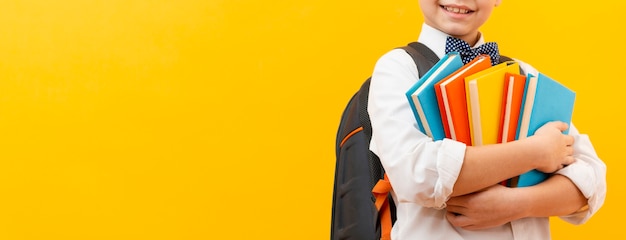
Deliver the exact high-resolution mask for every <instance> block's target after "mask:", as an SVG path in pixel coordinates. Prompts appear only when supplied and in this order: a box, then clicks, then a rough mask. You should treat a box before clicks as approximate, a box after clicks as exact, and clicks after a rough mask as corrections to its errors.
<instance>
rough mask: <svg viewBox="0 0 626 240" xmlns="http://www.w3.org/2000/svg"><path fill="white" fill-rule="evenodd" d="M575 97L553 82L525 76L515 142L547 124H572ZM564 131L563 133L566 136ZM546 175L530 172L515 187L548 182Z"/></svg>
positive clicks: (548, 78) (535, 171)
mask: <svg viewBox="0 0 626 240" xmlns="http://www.w3.org/2000/svg"><path fill="white" fill-rule="evenodd" d="M575 99H576V93H575V92H574V91H572V90H571V89H569V88H567V87H566V86H564V85H562V84H561V83H559V82H557V81H556V80H554V79H552V78H550V77H548V76H546V75H544V74H542V73H539V74H538V75H537V76H534V75H531V74H528V75H527V77H526V90H525V91H524V101H523V103H522V113H521V116H520V118H519V127H518V134H517V139H524V138H526V137H528V136H532V135H533V134H534V133H535V131H537V129H539V128H540V127H541V126H543V125H544V124H546V123H547V122H550V121H562V122H565V123H568V124H571V122H572V116H573V112H574V102H575ZM568 131H569V129H568V130H565V131H564V132H563V133H564V134H567V133H568ZM548 176H549V175H548V174H546V173H542V172H540V171H537V170H531V171H529V172H526V173H524V174H522V175H520V176H519V179H518V181H517V187H526V186H532V185H535V184H537V183H540V182H542V181H543V180H545V179H546V178H548Z"/></svg>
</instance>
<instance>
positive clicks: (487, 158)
mask: <svg viewBox="0 0 626 240" xmlns="http://www.w3.org/2000/svg"><path fill="white" fill-rule="evenodd" d="M565 129H567V124H565V123H562V122H551V123H547V124H546V125H544V126H543V127H542V128H541V129H539V130H538V131H537V132H536V133H535V134H534V135H533V136H531V137H529V138H526V139H522V140H518V141H513V142H509V143H504V144H492V145H486V146H479V147H467V149H466V152H465V159H464V161H463V165H462V167H461V172H460V173H459V177H458V178H457V180H456V183H455V184H454V188H453V192H452V195H451V197H455V196H461V195H465V194H468V193H472V192H475V191H478V190H481V189H484V188H486V187H489V186H492V185H494V184H495V183H498V182H500V181H502V180H505V179H508V178H510V177H512V176H518V175H520V174H522V173H525V172H527V171H529V170H532V169H537V170H539V171H542V172H555V171H557V170H559V169H561V168H563V166H564V165H568V164H570V163H572V162H573V161H574V158H573V156H572V154H573V148H572V144H573V142H574V138H573V137H572V136H568V135H565V134H562V131H564V130H565Z"/></svg>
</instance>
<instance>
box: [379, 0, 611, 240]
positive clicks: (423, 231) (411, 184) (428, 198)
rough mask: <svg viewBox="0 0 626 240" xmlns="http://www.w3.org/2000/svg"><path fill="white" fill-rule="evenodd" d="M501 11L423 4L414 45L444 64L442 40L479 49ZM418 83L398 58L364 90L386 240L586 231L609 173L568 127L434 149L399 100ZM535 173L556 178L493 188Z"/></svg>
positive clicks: (459, 1)
mask: <svg viewBox="0 0 626 240" xmlns="http://www.w3.org/2000/svg"><path fill="white" fill-rule="evenodd" d="M500 3H501V0H419V4H420V7H421V9H422V12H423V15H424V21H425V22H424V24H423V25H422V30H421V33H420V35H419V38H418V41H419V42H421V43H423V44H425V45H426V46H428V47H429V48H430V49H431V50H433V52H435V53H436V54H437V55H438V56H439V57H440V58H441V57H443V55H444V54H445V49H446V41H450V40H452V39H450V40H448V37H454V38H457V39H461V40H464V41H465V42H467V43H468V44H469V45H470V46H474V47H478V46H479V45H482V44H483V43H484V38H483V35H482V34H481V33H480V32H479V30H478V29H479V27H480V26H481V25H482V24H483V23H485V21H487V19H488V18H489V16H490V15H491V12H492V10H493V9H494V8H495V7H496V6H498V5H499V4H500ZM518 62H519V63H520V66H521V67H522V69H523V70H524V72H526V73H532V74H537V70H536V69H534V68H533V67H531V66H530V65H528V64H525V63H523V62H520V61H518ZM417 79H418V73H417V68H416V66H415V63H414V62H413V61H412V59H411V57H410V56H409V55H408V54H407V53H406V52H404V50H401V49H395V50H392V51H390V52H388V53H386V54H385V55H383V56H382V57H381V58H380V59H379V61H378V62H377V63H376V66H375V68H374V72H373V75H372V81H371V87H370V95H369V105H368V109H369V114H370V119H371V122H372V129H373V134H372V140H371V143H370V149H371V150H372V151H373V152H374V153H375V154H377V155H378V156H379V157H380V160H381V162H382V164H383V166H384V168H385V170H386V172H387V175H388V177H389V180H390V182H391V185H392V187H393V192H392V196H393V198H394V201H395V203H396V206H397V221H396V223H395V224H394V227H393V230H392V239H481V240H483V239H549V238H550V226H549V222H548V217H549V216H561V218H562V219H564V220H565V221H568V222H570V223H573V224H582V223H584V222H586V221H587V220H588V219H589V218H590V217H591V216H592V215H593V214H594V213H595V212H596V211H598V209H599V208H600V207H601V206H602V204H603V203H604V198H605V195H606V180H605V178H606V166H605V164H604V163H603V162H602V161H601V160H600V159H599V158H598V156H597V155H596V153H595V150H594V149H593V146H592V144H591V142H590V141H589V139H588V137H587V136H586V135H584V134H580V133H579V132H578V130H577V129H576V128H575V127H574V126H573V125H569V127H570V129H569V135H564V134H562V131H564V130H565V129H567V127H568V124H569V123H567V124H566V123H562V122H551V123H547V124H545V125H544V126H543V127H542V128H540V129H539V130H538V131H537V132H536V133H535V134H534V135H533V136H531V137H529V138H526V139H524V140H519V141H514V142H510V143H505V144H495V145H487V146H480V147H473V146H465V145H464V144H463V143H460V142H456V141H453V140H450V139H444V140H442V141H433V140H432V139H430V138H429V137H427V136H426V135H424V134H423V133H421V132H420V131H419V130H418V129H417V128H416V124H415V118H414V117H413V113H412V112H411V109H410V107H409V104H408V101H407V99H406V96H405V95H404V93H405V92H406V90H407V89H409V88H410V87H411V86H412V85H413V84H414V83H415V81H417ZM531 169H537V170H539V171H542V172H548V173H555V174H553V175H552V176H551V177H550V178H549V179H547V180H546V181H544V182H542V183H540V184H538V185H535V186H532V187H525V188H507V187H504V186H501V185H498V182H500V181H502V180H504V179H508V178H510V177H514V176H517V175H519V174H521V173H524V172H526V171H529V170H531Z"/></svg>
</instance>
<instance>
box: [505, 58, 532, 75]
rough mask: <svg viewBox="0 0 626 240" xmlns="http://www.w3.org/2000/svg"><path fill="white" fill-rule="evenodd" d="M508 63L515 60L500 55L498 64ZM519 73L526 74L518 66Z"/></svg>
mask: <svg viewBox="0 0 626 240" xmlns="http://www.w3.org/2000/svg"><path fill="white" fill-rule="evenodd" d="M508 61H515V60H514V59H512V58H510V57H507V56H502V55H500V63H503V62H508ZM519 72H520V74H522V75H526V74H525V73H524V69H522V66H519Z"/></svg>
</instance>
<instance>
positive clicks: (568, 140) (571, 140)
mask: <svg viewBox="0 0 626 240" xmlns="http://www.w3.org/2000/svg"><path fill="white" fill-rule="evenodd" d="M565 136H566V139H565V143H566V144H567V146H572V145H574V136H570V135H565Z"/></svg>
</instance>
